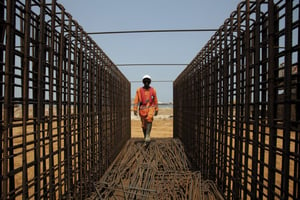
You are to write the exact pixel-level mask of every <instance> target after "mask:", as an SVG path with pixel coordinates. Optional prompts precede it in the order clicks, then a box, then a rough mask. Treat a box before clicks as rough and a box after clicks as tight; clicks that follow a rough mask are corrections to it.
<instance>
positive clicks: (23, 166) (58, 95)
mask: <svg viewBox="0 0 300 200" xmlns="http://www.w3.org/2000/svg"><path fill="white" fill-rule="evenodd" d="M0 18H1V26H0V28H1V35H0V36H1V37H0V40H1V41H0V48H1V51H0V65H1V67H0V84H1V85H0V104H1V106H0V109H1V113H2V114H1V116H0V117H1V118H0V121H1V143H0V145H1V148H0V149H1V154H0V156H1V157H0V160H1V165H0V167H1V168H0V173H1V174H0V184H1V187H0V194H1V199H15V198H17V199H20V198H23V199H58V198H59V199H71V198H78V199H82V198H84V197H85V196H86V195H88V194H89V193H90V192H91V191H93V190H94V189H93V182H94V181H96V180H99V178H100V177H101V176H102V175H103V174H104V172H105V170H106V169H107V168H108V166H109V164H110V163H111V162H112V161H113V160H114V158H115V156H116V155H117V153H118V152H119V151H120V150H121V148H122V146H123V145H124V144H125V143H126V141H127V140H128V139H129V138H130V123H128V122H129V121H130V83H129V81H128V80H127V79H126V78H125V77H124V76H123V74H122V73H121V72H120V71H119V70H118V69H117V67H116V66H115V65H114V63H113V62H112V61H111V60H110V59H109V58H108V57H107V56H106V55H105V53H104V52H103V51H102V50H101V49H100V48H99V47H98V46H97V45H96V43H95V42H94V41H93V40H92V39H91V38H90V37H89V36H88V35H87V33H86V32H85V31H84V30H83V29H82V27H81V26H80V25H79V24H78V23H77V22H76V21H75V20H73V19H72V16H71V15H70V14H68V13H67V12H65V10H64V8H63V6H61V5H59V4H57V3H56V1H55V0H53V1H50V0H47V1H46V0H23V1H22V0H9V1H7V0H0Z"/></svg>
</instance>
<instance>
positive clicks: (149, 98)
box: [133, 75, 158, 142]
mask: <svg viewBox="0 0 300 200" xmlns="http://www.w3.org/2000/svg"><path fill="white" fill-rule="evenodd" d="M142 81H143V84H144V86H143V87H140V88H138V89H137V90H136V95H135V98H134V107H133V111H134V115H137V110H138V108H139V115H140V117H141V121H142V129H143V133H144V139H145V142H150V132H151V128H152V121H153V116H156V115H157V113H158V104H157V102H158V101H157V96H156V90H155V89H154V88H153V87H150V83H151V77H150V76H149V75H145V76H143V79H142Z"/></svg>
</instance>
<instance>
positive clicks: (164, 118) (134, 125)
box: [131, 108, 173, 138]
mask: <svg viewBox="0 0 300 200" xmlns="http://www.w3.org/2000/svg"><path fill="white" fill-rule="evenodd" d="M143 137H144V135H143V132H142V128H141V121H140V118H139V117H138V116H134V115H133V113H132V114H131V138H143ZM150 137H152V138H171V137H173V108H160V109H159V111H158V115H157V116H155V117H154V121H153V124H152V130H151V134H150Z"/></svg>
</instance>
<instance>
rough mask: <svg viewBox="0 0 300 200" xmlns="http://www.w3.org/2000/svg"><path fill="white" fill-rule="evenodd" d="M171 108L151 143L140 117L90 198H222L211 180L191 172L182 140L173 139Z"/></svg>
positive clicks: (159, 120)
mask: <svg viewBox="0 0 300 200" xmlns="http://www.w3.org/2000/svg"><path fill="white" fill-rule="evenodd" d="M172 116H173V115H172V109H167V108H166V109H164V110H160V115H158V116H157V117H156V119H155V121H154V122H153V130H152V132H151V138H152V139H151V142H150V143H145V142H144V140H143V135H142V132H141V127H140V121H139V119H138V117H135V116H133V117H132V120H131V130H132V139H130V140H129V141H128V142H127V143H126V145H125V146H124V147H123V149H122V151H121V152H120V153H119V154H118V156H117V158H116V159H115V160H114V162H113V163H112V164H111V165H110V167H109V168H108V170H107V171H106V172H105V174H104V175H103V176H102V177H101V179H100V180H99V181H98V182H96V183H95V184H94V187H95V192H94V193H93V194H92V195H91V196H90V197H89V199H223V197H222V195H221V194H220V192H219V191H218V190H217V188H216V186H215V184H214V183H213V182H212V181H211V180H204V179H203V178H202V176H201V173H200V172H199V171H197V170H195V169H192V166H191V164H190V163H189V160H188V158H187V156H186V154H185V152H184V147H183V145H182V143H181V141H180V140H179V139H174V138H172V137H173V119H172Z"/></svg>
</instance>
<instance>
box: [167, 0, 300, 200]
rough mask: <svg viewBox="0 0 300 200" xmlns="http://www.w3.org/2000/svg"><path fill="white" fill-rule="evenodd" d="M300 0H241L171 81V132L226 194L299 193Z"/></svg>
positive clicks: (265, 196) (246, 196) (274, 196)
mask: <svg viewBox="0 0 300 200" xmlns="http://www.w3.org/2000/svg"><path fill="white" fill-rule="evenodd" d="M299 16H300V10H299V1H298V0H294V1H291V0H287V1H284V0H275V1H274V0H270V1H267V0H257V1H249V0H247V1H243V2H241V3H240V4H239V5H238V6H237V10H236V11H234V12H232V14H231V15H230V17H229V18H228V19H226V20H225V22H224V24H223V25H222V26H221V27H220V28H219V30H218V31H216V33H215V34H214V35H213V36H212V37H211V39H210V40H209V41H208V42H207V44H206V45H205V47H204V48H203V49H202V50H201V51H200V52H199V54H197V56H196V57H195V58H194V59H193V60H192V62H191V63H190V64H189V65H188V67H187V68H186V69H185V70H184V71H183V72H182V73H181V74H180V75H179V76H178V77H177V79H176V80H175V81H174V85H173V86H174V93H173V94H174V137H179V138H180V139H181V140H182V141H183V143H184V144H185V148H186V151H187V153H188V155H189V157H190V159H191V161H192V162H193V163H194V165H195V166H196V167H197V168H199V169H200V170H201V172H202V175H203V176H204V177H205V178H210V179H212V180H215V181H216V182H217V185H218V186H219V189H220V190H221V191H222V192H224V194H225V196H226V199H300V194H299V191H300V164H299V163H300V144H299V142H300V73H299V41H300V37H299V31H300V30H299V24H300V23H299Z"/></svg>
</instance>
